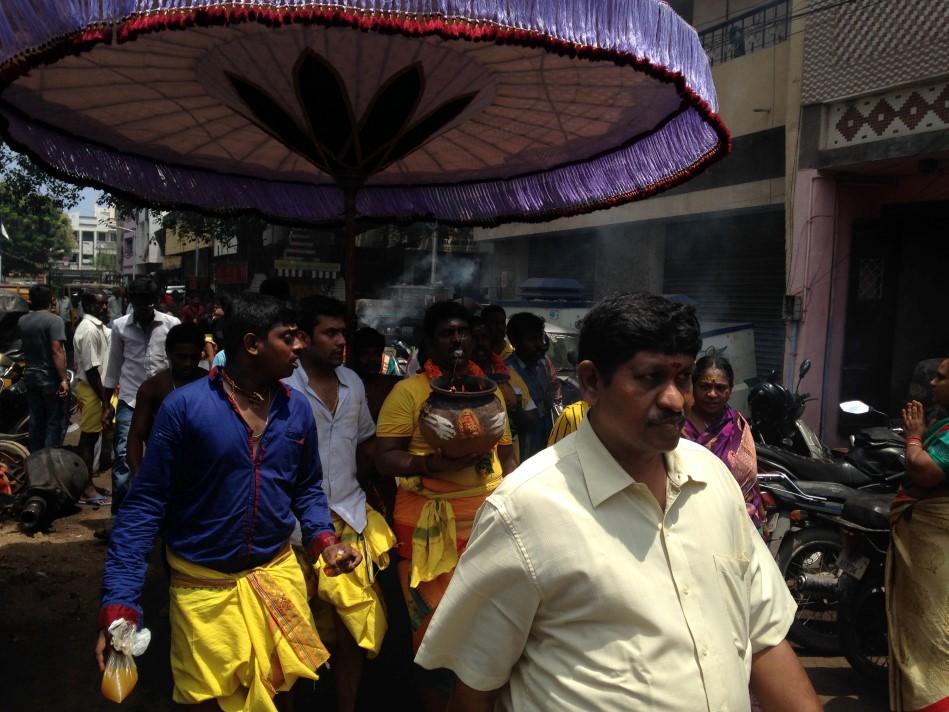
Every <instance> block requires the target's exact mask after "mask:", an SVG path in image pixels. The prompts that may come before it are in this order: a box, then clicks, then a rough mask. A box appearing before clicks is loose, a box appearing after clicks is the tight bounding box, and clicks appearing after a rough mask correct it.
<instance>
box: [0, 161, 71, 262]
mask: <svg viewBox="0 0 949 712" xmlns="http://www.w3.org/2000/svg"><path fill="white" fill-rule="evenodd" d="M80 197H81V196H80V189H79V188H78V187H76V186H74V185H71V184H69V183H65V182H63V181H61V180H57V179H56V178H53V177H52V176H50V175H48V174H46V173H44V172H43V171H42V170H41V169H40V168H39V167H38V166H37V165H36V164H35V163H33V162H32V161H31V160H30V159H29V158H27V157H26V156H25V155H23V154H19V153H15V152H14V151H13V150H11V149H10V148H9V147H7V146H5V145H3V144H0V221H2V222H3V227H4V228H5V229H6V231H7V234H8V235H9V236H10V239H9V240H2V241H0V250H2V251H3V258H4V272H7V271H8V270H10V269H18V270H22V271H24V272H30V273H33V274H36V273H38V272H42V271H44V270H45V269H46V268H47V265H48V264H49V262H50V261H53V260H58V259H60V258H62V257H63V255H65V254H68V253H69V252H70V251H71V250H72V247H73V237H72V227H71V225H70V222H69V217H68V216H67V215H66V214H65V211H66V210H70V209H72V208H75V207H76V206H77V205H78V204H79V200H80Z"/></svg>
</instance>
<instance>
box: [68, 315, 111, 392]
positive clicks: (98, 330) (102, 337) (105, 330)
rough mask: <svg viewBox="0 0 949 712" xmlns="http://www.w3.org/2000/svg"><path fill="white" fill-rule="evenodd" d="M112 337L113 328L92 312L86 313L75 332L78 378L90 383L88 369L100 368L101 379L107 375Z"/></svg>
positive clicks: (74, 356)
mask: <svg viewBox="0 0 949 712" xmlns="http://www.w3.org/2000/svg"><path fill="white" fill-rule="evenodd" d="M111 338H112V329H110V328H109V327H107V326H106V325H105V324H103V323H102V322H101V321H100V320H99V319H97V318H96V317H94V316H93V315H92V314H86V315H85V316H84V317H83V318H82V321H80V322H79V326H77V327H76V333H75V334H73V337H72V342H73V352H74V353H73V361H74V363H75V367H76V368H75V370H76V378H77V380H80V381H82V382H83V383H89V378H88V377H87V376H86V371H90V370H92V369H93V368H97V369H99V380H100V381H101V380H102V379H103V378H104V377H105V371H106V366H107V365H108V363H109V343H110V341H111Z"/></svg>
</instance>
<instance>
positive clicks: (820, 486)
mask: <svg viewBox="0 0 949 712" xmlns="http://www.w3.org/2000/svg"><path fill="white" fill-rule="evenodd" d="M797 486H798V488H799V489H800V490H801V492H803V493H804V494H809V495H812V496H814V497H823V498H824V499H829V500H833V501H835V502H844V501H846V500H847V499H849V498H850V497H853V496H854V495H856V494H859V492H858V490H855V489H854V488H853V487H848V486H847V485H842V484H840V483H838V482H809V481H806V480H798V482H797Z"/></svg>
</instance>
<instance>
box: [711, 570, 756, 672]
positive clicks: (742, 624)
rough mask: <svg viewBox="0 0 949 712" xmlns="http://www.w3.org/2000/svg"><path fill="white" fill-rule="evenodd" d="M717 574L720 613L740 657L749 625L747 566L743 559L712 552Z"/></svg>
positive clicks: (744, 651)
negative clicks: (720, 602) (727, 624)
mask: <svg viewBox="0 0 949 712" xmlns="http://www.w3.org/2000/svg"><path fill="white" fill-rule="evenodd" d="M712 558H713V559H714V560H715V571H716V573H717V574H718V576H717V578H718V589H719V591H718V592H719V595H720V596H721V599H722V613H723V614H724V615H725V617H726V620H727V622H728V623H729V627H730V631H729V634H730V636H731V638H732V642H733V643H734V644H735V648H736V650H737V652H738V655H739V656H740V657H742V658H743V657H745V654H746V652H747V650H748V635H749V627H750V611H749V593H748V579H747V577H748V566H749V562H748V561H747V560H744V559H736V558H734V557H731V556H724V555H720V554H712Z"/></svg>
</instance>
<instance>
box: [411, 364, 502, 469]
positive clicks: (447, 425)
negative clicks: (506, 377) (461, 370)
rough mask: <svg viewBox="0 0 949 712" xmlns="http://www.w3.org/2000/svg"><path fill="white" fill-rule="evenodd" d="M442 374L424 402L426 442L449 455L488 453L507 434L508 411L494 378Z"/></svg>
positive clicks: (422, 417)
mask: <svg viewBox="0 0 949 712" xmlns="http://www.w3.org/2000/svg"><path fill="white" fill-rule="evenodd" d="M451 383H453V384H454V386H455V389H454V390H452V389H451V387H450V379H449V378H448V377H447V376H440V377H439V378H436V379H434V380H433V381H432V393H431V395H430V396H429V397H428V400H426V401H425V403H423V404H422V411H421V413H420V415H419V428H420V429H421V431H422V436H423V437H424V438H425V440H426V442H428V444H429V445H431V446H432V447H433V448H435V449H436V450H441V451H442V452H443V453H444V454H445V455H447V456H448V457H453V458H457V457H467V456H468V455H476V454H480V453H486V452H488V451H490V450H491V448H493V447H494V446H495V445H497V443H498V440H500V439H501V436H502V435H503V434H504V424H505V421H506V419H507V414H506V413H505V412H504V408H503V407H502V406H501V402H500V401H499V400H498V398H497V396H496V395H495V391H496V390H497V385H496V384H495V383H494V381H492V380H490V379H487V378H480V377H477V376H465V377H463V378H460V379H455V380H454V381H453V382H451Z"/></svg>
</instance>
